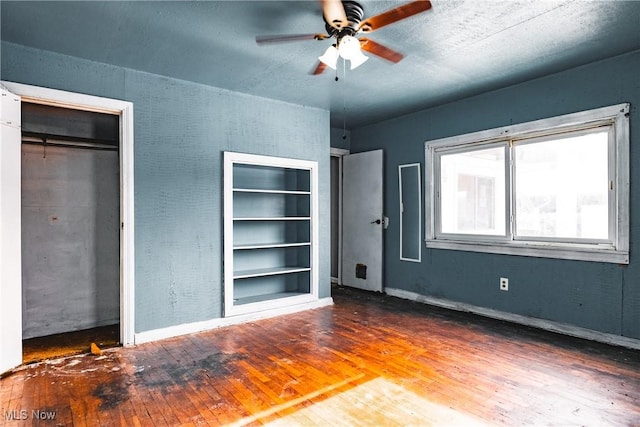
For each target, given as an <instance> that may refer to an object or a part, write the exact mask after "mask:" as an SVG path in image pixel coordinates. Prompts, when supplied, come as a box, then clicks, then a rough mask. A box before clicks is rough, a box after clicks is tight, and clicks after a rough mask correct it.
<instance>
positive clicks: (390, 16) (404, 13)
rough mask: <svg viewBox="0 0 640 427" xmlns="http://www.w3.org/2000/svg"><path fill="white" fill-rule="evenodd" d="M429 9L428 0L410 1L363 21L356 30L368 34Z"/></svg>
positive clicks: (429, 3)
mask: <svg viewBox="0 0 640 427" xmlns="http://www.w3.org/2000/svg"><path fill="white" fill-rule="evenodd" d="M429 9H431V2H430V1H428V0H419V1H412V2H411V3H407V4H404V5H402V6H399V7H396V8H395V9H390V10H387V11H386V12H383V13H381V14H379V15H376V16H372V17H371V18H367V19H365V20H364V21H362V22H361V23H360V25H359V26H358V30H359V31H362V32H363V33H370V32H372V31H375V30H378V29H380V28H382V27H384V26H386V25H389V24H393V23H394V22H397V21H400V20H401V19H405V18H408V17H410V16H413V15H416V14H418V13H420V12H424V11H425V10H429Z"/></svg>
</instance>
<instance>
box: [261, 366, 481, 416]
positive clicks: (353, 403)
mask: <svg viewBox="0 0 640 427" xmlns="http://www.w3.org/2000/svg"><path fill="white" fill-rule="evenodd" d="M266 425H268V426H270V427H277V426H310V425H339V426H372V425H376V426H388V425H404V426H412V425H413V426H447V427H454V426H460V427H473V426H487V425H488V424H486V423H484V422H482V421H481V420H478V419H476V418H474V417H471V416H469V415H466V414H463V413H460V412H458V411H456V410H455V409H452V408H448V407H446V406H443V405H439V404H437V403H434V402H430V401H429V400H427V399H425V398H424V397H421V396H418V395H417V394H415V393H413V392H411V391H409V390H407V389H405V388H404V387H402V386H401V385H398V384H396V383H393V382H391V381H389V380H386V379H384V378H377V379H374V380H371V381H368V382H366V383H364V384H361V385H358V386H356V387H354V388H352V389H350V390H347V391H345V392H342V393H339V394H337V395H334V396H332V397H329V398H328V399H325V400H322V401H320V402H317V403H314V404H311V405H308V406H305V407H303V408H301V409H300V410H298V411H296V412H295V413H293V414H290V415H286V416H284V417H282V418H280V419H278V420H276V421H273V422H270V423H268V424H266Z"/></svg>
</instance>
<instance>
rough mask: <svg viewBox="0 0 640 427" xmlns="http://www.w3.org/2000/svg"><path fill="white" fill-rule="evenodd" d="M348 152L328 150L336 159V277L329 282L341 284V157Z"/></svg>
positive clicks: (342, 149)
mask: <svg viewBox="0 0 640 427" xmlns="http://www.w3.org/2000/svg"><path fill="white" fill-rule="evenodd" d="M349 153H350V151H349V150H346V149H344V148H334V147H331V152H330V154H331V157H336V158H337V159H338V277H331V283H337V284H338V285H342V157H344V156H346V155H348V154H349ZM331 256H332V257H333V254H331Z"/></svg>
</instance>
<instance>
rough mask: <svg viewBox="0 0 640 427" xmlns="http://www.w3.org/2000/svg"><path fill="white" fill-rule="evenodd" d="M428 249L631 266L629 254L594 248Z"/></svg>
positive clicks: (434, 245) (438, 245) (434, 243)
mask: <svg viewBox="0 0 640 427" xmlns="http://www.w3.org/2000/svg"><path fill="white" fill-rule="evenodd" d="M426 247H427V248H428V249H449V250H456V251H467V252H483V253H491V254H503V255H515V256H530V257H539V258H556V259H571V260H577V261H593V262H607V263H612V264H629V252H628V251H620V250H616V249H608V248H592V247H584V246H582V247H581V246H579V245H575V246H568V245H562V246H560V245H548V244H535V243H518V242H515V243H514V242H510V243H504V244H499V243H495V242H492V243H481V242H460V241H452V240H446V241H445V240H427V241H426Z"/></svg>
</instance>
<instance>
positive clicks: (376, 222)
mask: <svg viewBox="0 0 640 427" xmlns="http://www.w3.org/2000/svg"><path fill="white" fill-rule="evenodd" d="M381 223H382V220H380V219H376V220H375V221H371V224H381Z"/></svg>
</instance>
